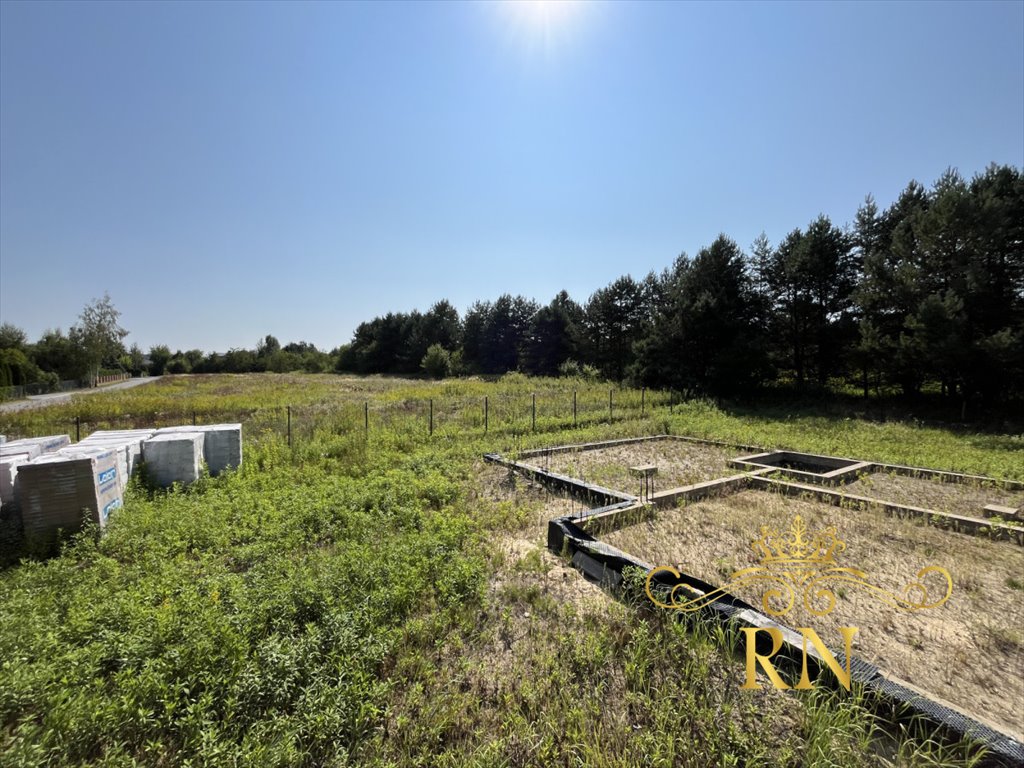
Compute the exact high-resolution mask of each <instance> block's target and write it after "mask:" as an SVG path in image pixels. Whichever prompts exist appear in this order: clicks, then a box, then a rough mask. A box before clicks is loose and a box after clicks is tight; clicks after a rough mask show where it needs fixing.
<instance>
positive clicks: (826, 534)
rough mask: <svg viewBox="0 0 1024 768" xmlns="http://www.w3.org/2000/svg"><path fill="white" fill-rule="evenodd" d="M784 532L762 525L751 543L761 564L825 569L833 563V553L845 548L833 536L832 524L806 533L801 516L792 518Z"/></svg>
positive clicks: (834, 531)
mask: <svg viewBox="0 0 1024 768" xmlns="http://www.w3.org/2000/svg"><path fill="white" fill-rule="evenodd" d="M787 533H788V535H787V536H782V535H780V534H779V532H778V530H776V529H775V528H769V527H768V526H766V525H763V526H761V538H760V539H757V540H756V541H754V542H751V545H750V546H751V548H752V549H753V550H754V552H756V553H757V554H758V555H760V557H761V565H763V566H773V565H774V566H785V567H787V568H798V569H800V570H810V569H818V568H824V567H826V566H832V565H834V564H835V557H834V555H836V554H838V553H839V552H842V551H843V550H844V549H846V542H844V541H843V540H842V539H840V538H839V536H838V535H836V529H835V527H834V526H833V527H831V528H826V529H825V530H823V531H815V532H814V533H813V534H808V531H807V524H806V523H805V522H804V520H803V518H802V517H801V516H800V515H797V516H796V517H795V518H793V523H792V525H790V527H789V531H788V532H787Z"/></svg>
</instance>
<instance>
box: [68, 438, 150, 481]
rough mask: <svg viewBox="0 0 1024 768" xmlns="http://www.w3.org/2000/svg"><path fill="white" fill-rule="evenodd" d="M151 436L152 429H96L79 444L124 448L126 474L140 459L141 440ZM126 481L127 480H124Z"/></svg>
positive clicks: (133, 469) (132, 472)
mask: <svg viewBox="0 0 1024 768" xmlns="http://www.w3.org/2000/svg"><path fill="white" fill-rule="evenodd" d="M152 436H153V430H152V429H124V430H119V431H112V430H98V431H96V432H93V433H92V434H91V435H89V436H88V437H87V438H85V439H84V440H82V442H80V443H79V445H96V446H105V447H108V448H124V449H125V451H126V455H127V460H128V476H129V477H130V476H131V475H132V474H134V472H135V468H136V466H137V465H138V463H139V462H140V461H142V441H143V440H146V439H148V438H150V437H152ZM125 482H126V483H127V480H125Z"/></svg>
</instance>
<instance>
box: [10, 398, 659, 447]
mask: <svg viewBox="0 0 1024 768" xmlns="http://www.w3.org/2000/svg"><path fill="white" fill-rule="evenodd" d="M602 392H603V390H599V389H597V388H589V389H586V390H583V391H580V390H572V391H571V392H570V391H569V390H565V391H562V392H558V393H545V392H531V393H528V394H527V393H521V392H519V393H508V394H503V393H497V394H489V395H481V396H459V395H456V396H452V397H447V398H446V397H423V398H409V399H405V400H391V401H387V400H386V399H385V401H384V402H380V401H371V400H370V399H365V400H364V399H360V400H355V399H350V400H347V401H344V402H339V403H329V404H324V403H321V404H315V405H299V406H295V405H290V404H289V405H281V406H269V407H262V408H261V407H254V408H253V409H251V410H248V411H240V410H238V409H224V410H217V409H210V410H206V411H197V410H196V409H195V408H194V407H193V405H192V404H190V403H189V404H182V406H181V407H180V408H177V409H175V410H168V411H164V412H160V413H145V414H135V415H133V414H130V413H122V414H117V415H115V416H111V417H107V418H104V417H102V416H75V417H74V418H72V419H66V420H54V421H50V422H49V423H46V422H45V421H44V422H43V423H42V424H40V423H38V422H37V423H36V425H35V426H34V427H33V429H34V431H35V432H36V435H39V434H55V433H60V432H65V433H67V434H69V436H71V437H72V438H74V439H75V440H80V439H81V438H83V437H86V436H87V435H89V434H90V433H91V432H93V431H95V430H97V429H110V428H138V427H154V428H159V427H165V426H179V425H185V424H189V423H191V424H193V425H196V424H201V423H214V422H218V421H240V422H242V423H244V424H247V425H248V426H249V429H251V430H255V431H266V430H270V431H274V432H278V433H279V434H281V436H282V437H284V438H285V439H286V440H287V442H288V445H289V446H292V447H294V446H295V445H296V444H297V441H298V438H299V435H300V434H303V435H309V436H310V438H312V437H313V436H314V435H315V434H316V432H317V431H318V430H321V429H328V430H331V431H333V432H335V433H336V434H345V433H352V432H362V433H363V436H364V437H366V438H369V436H370V434H371V432H372V431H373V430H374V428H378V429H386V428H402V429H408V428H409V426H412V427H413V431H417V430H416V427H415V425H416V424H417V423H418V424H420V425H421V429H422V434H425V435H426V436H428V437H430V436H433V435H435V434H437V433H444V432H448V433H450V432H452V431H453V430H457V431H459V432H463V433H467V434H469V433H475V434H478V435H486V434H491V433H495V432H509V431H511V432H512V433H513V434H517V435H518V434H527V433H530V432H544V431H550V430H552V429H571V428H574V427H583V426H591V425H596V424H602V423H604V424H609V423H614V422H620V421H625V420H628V419H635V418H643V417H650V416H653V415H655V413H656V411H657V410H659V409H660V410H662V412H664V413H666V414H668V413H670V412H671V411H672V409H673V406H674V404H675V402H676V399H677V398H676V396H675V395H674V394H673V393H671V392H664V391H654V390H652V391H651V392H648V391H647V390H646V389H641V390H628V389H619V390H618V391H616V388H614V387H612V388H609V389H608V390H607V398H606V399H603V398H604V395H603V394H602ZM371 406H372V407H371ZM18 436H19V435H14V434H8V439H13V438H14V437H18ZM25 436H32V435H25Z"/></svg>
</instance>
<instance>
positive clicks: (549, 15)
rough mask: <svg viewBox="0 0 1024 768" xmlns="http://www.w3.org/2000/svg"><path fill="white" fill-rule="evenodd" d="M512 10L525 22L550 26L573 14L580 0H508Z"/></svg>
mask: <svg viewBox="0 0 1024 768" xmlns="http://www.w3.org/2000/svg"><path fill="white" fill-rule="evenodd" d="M507 2H508V4H509V6H511V9H512V11H513V12H514V13H515V14H516V15H518V16H519V17H520V18H521V19H522V20H523V21H524V22H526V23H529V24H536V25H538V26H541V27H549V26H550V25H552V24H558V23H560V22H561V21H562V20H564V19H566V18H567V17H569V16H571V15H572V14H573V12H574V11H576V10H577V8H578V6H579V5H580V4H581V3H580V2H579V0H507Z"/></svg>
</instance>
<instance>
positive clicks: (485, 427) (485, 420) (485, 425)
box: [484, 395, 488, 435]
mask: <svg viewBox="0 0 1024 768" xmlns="http://www.w3.org/2000/svg"><path fill="white" fill-rule="evenodd" d="M487 410H488V408H487V395H484V434H485V435H486V434H487V417H488V413H487Z"/></svg>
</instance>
